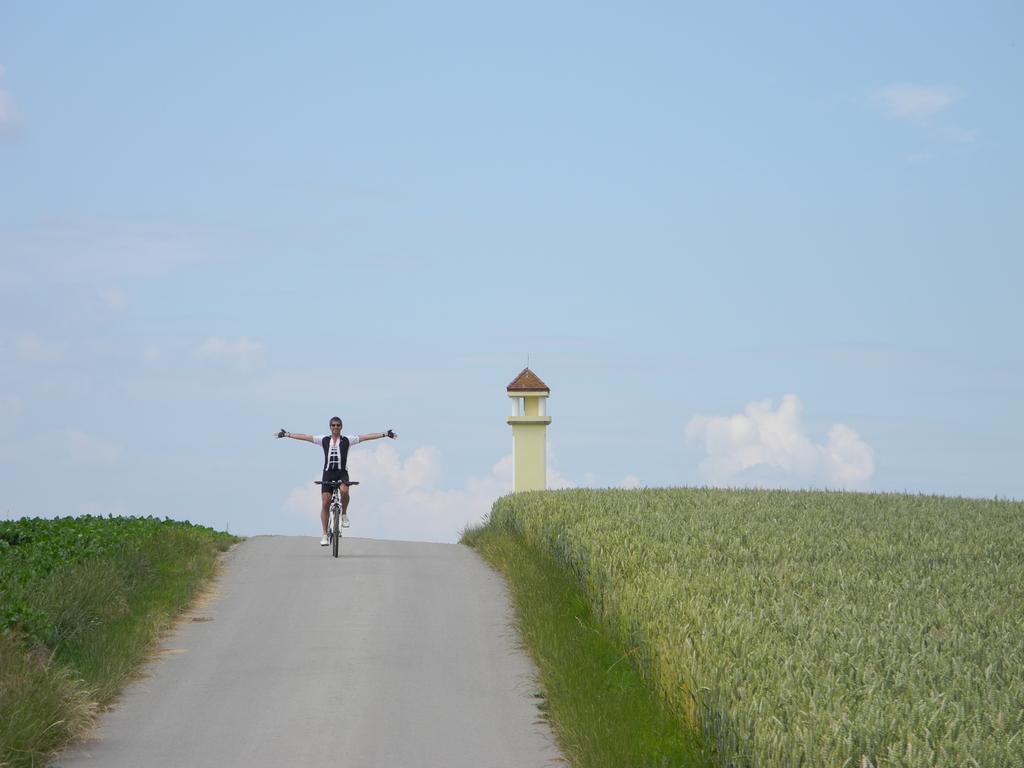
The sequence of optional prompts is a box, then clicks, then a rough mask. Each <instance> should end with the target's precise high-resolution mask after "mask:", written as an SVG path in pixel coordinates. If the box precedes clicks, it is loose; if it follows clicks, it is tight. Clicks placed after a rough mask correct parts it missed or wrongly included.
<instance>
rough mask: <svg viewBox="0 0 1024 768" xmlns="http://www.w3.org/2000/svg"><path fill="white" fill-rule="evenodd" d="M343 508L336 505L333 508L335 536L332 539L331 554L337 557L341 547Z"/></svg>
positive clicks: (332, 518)
mask: <svg viewBox="0 0 1024 768" xmlns="http://www.w3.org/2000/svg"><path fill="white" fill-rule="evenodd" d="M340 518H341V509H340V508H339V507H335V508H334V509H332V510H331V522H332V523H333V524H334V537H333V538H332V539H331V554H333V555H334V556H335V557H337V556H338V552H339V550H340V549H341V519H340Z"/></svg>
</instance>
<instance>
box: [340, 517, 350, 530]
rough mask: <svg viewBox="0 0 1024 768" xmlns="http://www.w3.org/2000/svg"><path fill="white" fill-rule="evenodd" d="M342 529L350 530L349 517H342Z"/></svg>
mask: <svg viewBox="0 0 1024 768" xmlns="http://www.w3.org/2000/svg"><path fill="white" fill-rule="evenodd" d="M341 527H342V528H348V515H342V516H341Z"/></svg>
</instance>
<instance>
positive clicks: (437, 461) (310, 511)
mask: <svg viewBox="0 0 1024 768" xmlns="http://www.w3.org/2000/svg"><path fill="white" fill-rule="evenodd" d="M348 464H349V474H350V476H351V477H352V479H353V480H358V481H359V483H360V484H359V485H358V486H356V487H354V488H353V489H352V502H351V504H352V506H351V507H350V512H351V518H352V531H351V534H352V535H353V536H360V537H366V538H374V539H397V540H403V541H439V542H455V541H458V539H459V534H460V532H461V531H462V530H463V529H464V528H465V527H466V526H468V525H475V524H477V523H479V522H480V521H481V520H482V519H483V518H484V517H485V516H486V515H487V513H488V512H490V510H491V505H492V504H493V503H494V501H495V500H496V499H497V498H498V497H499V496H503V495H505V494H507V493H509V492H511V490H512V457H511V456H506V457H504V458H502V459H500V460H498V461H497V462H495V464H494V465H493V466H492V467H491V471H490V472H489V473H487V474H485V475H480V476H474V477H470V478H469V479H467V480H466V481H465V482H464V483H463V486H462V488H460V489H454V490H446V489H441V488H437V487H436V485H437V482H438V479H439V477H440V474H441V457H440V452H439V451H438V450H437V449H436V448H434V447H433V446H421V447H419V448H417V449H416V450H415V451H413V452H412V454H411V455H409V456H407V457H405V458H403V457H402V455H401V454H400V453H399V451H398V449H397V448H396V447H395V446H394V445H392V444H390V443H377V444H373V445H367V446H365V447H363V446H353V448H352V451H351V453H349V459H348ZM284 511H285V512H286V513H287V514H288V515H289V516H290V517H293V518H299V519H302V520H307V521H308V523H309V527H310V533H311V534H313V533H317V532H318V531H319V526H320V522H319V521H320V491H319V487H318V486H315V485H314V484H313V481H312V478H311V479H310V481H309V482H308V483H306V484H304V485H302V486H299V487H297V488H293V489H292V490H291V492H290V493H289V494H288V496H287V497H286V499H285V501H284Z"/></svg>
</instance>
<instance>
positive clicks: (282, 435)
mask: <svg viewBox="0 0 1024 768" xmlns="http://www.w3.org/2000/svg"><path fill="white" fill-rule="evenodd" d="M277 436H278V437H284V436H285V431H284V430H283V429H282V430H281V431H280V432H278V433H277Z"/></svg>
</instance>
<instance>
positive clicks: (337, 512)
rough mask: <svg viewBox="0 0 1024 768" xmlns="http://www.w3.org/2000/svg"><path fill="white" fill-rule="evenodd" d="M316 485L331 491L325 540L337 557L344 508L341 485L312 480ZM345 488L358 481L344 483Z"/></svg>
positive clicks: (333, 482) (337, 482)
mask: <svg viewBox="0 0 1024 768" xmlns="http://www.w3.org/2000/svg"><path fill="white" fill-rule="evenodd" d="M313 482H315V483H316V484H317V485H319V486H322V487H324V488H328V487H330V488H332V489H333V490H332V491H331V506H330V507H329V509H328V518H327V540H328V541H329V542H330V543H331V554H332V555H333V556H334V557H338V555H339V554H340V552H341V515H342V512H343V510H344V506H343V505H342V503H341V486H342V485H343V483H341V482H339V481H337V480H330V481H328V482H326V483H324V482H321V481H320V480H314V481H313ZM344 485H347V486H353V485H359V483H358V481H356V482H353V481H351V480H350V481H349V482H347V483H344Z"/></svg>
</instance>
